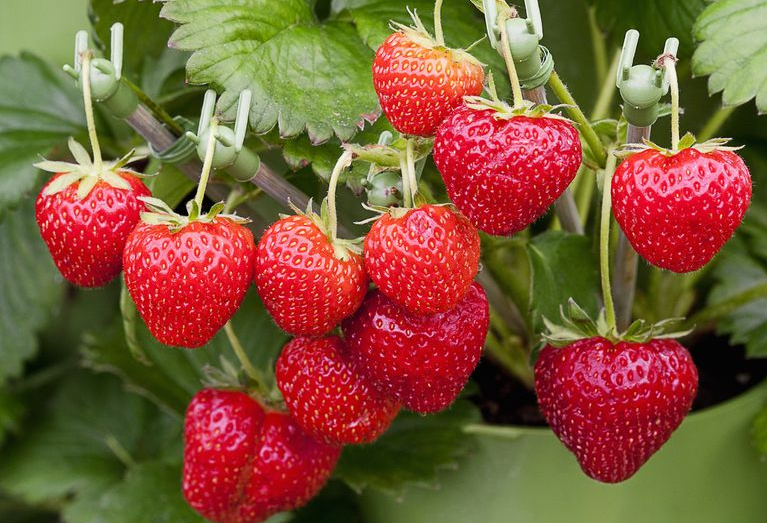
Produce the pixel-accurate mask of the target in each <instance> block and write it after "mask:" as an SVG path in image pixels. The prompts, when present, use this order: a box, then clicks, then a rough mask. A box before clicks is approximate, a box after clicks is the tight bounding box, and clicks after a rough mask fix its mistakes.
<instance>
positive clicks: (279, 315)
mask: <svg viewBox="0 0 767 523" xmlns="http://www.w3.org/2000/svg"><path fill="white" fill-rule="evenodd" d="M255 273H256V276H255V282H256V286H257V288H258V294H259V295H260V296H261V299H262V300H263V302H264V305H265V306H266V309H267V310H268V311H269V314H271V315H272V318H274V321H275V322H276V323H277V325H278V326H279V327H280V328H281V329H282V330H284V331H286V332H289V333H290V334H293V335H302V336H321V335H323V334H326V333H327V332H328V331H330V330H331V329H333V328H334V327H335V326H336V325H338V323H339V322H340V321H341V320H342V319H344V318H346V317H347V316H349V315H350V314H352V313H353V312H354V311H355V310H357V308H358V307H359V306H360V303H362V299H363V298H364V297H365V292H366V291H367V288H368V277H367V275H366V273H365V269H364V264H363V261H362V256H360V255H359V254H357V253H355V252H353V251H352V250H350V249H347V248H344V247H343V245H341V244H339V243H338V241H337V242H336V243H335V244H334V243H332V242H331V241H330V239H329V238H328V235H327V233H326V232H324V230H323V228H321V226H320V225H318V222H317V221H315V220H313V219H312V218H311V215H303V214H301V215H295V216H288V217H286V218H283V219H281V220H279V221H277V222H276V223H274V224H273V225H272V226H271V227H269V229H267V231H266V232H265V233H264V235H263V236H262V237H261V240H260V241H259V242H258V247H257V248H256V269H255Z"/></svg>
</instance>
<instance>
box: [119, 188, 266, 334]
mask: <svg viewBox="0 0 767 523" xmlns="http://www.w3.org/2000/svg"><path fill="white" fill-rule="evenodd" d="M145 201H146V202H147V203H148V205H149V206H150V208H154V210H155V211H157V212H155V213H148V214H145V216H146V219H147V220H148V221H150V222H152V223H146V222H143V221H142V222H141V223H139V224H138V225H137V226H136V228H135V229H134V230H133V232H132V233H131V235H130V236H129V237H128V242H127V244H126V245H125V253H124V255H123V267H124V270H125V284H126V286H127V287H128V291H129V292H130V295H131V297H132V298H133V301H134V302H135V303H136V308H137V309H138V311H139V313H140V314H141V317H142V318H143V319H144V322H145V323H146V325H147V327H148V328H149V331H150V332H151V333H152V334H153V335H154V337H155V338H157V339H158V340H159V341H160V342H161V343H164V344H165V345H172V346H178V347H185V348H190V349H192V348H197V347H200V346H202V345H204V344H206V343H207V342H208V341H209V340H210V339H211V338H212V337H213V335H215V334H216V332H218V330H219V329H221V327H223V326H224V324H226V322H227V321H229V319H230V318H231V317H232V315H233V314H234V313H235V311H237V309H238V308H239V306H240V304H241V303H242V300H243V299H244V298H245V293H246V292H247V290H248V286H249V285H250V281H251V279H252V277H253V266H254V263H255V245H254V242H253V234H252V233H251V232H250V231H249V230H248V229H247V228H246V227H244V226H243V225H241V224H240V223H238V221H239V220H238V219H237V217H233V216H224V215H217V214H216V212H217V211H218V210H220V207H219V206H217V207H216V208H214V210H212V211H211V213H209V214H208V215H207V216H200V217H196V218H195V217H193V218H191V219H190V218H186V217H182V216H179V215H176V214H174V213H173V211H171V210H170V209H167V206H164V204H163V202H161V201H159V200H155V199H145ZM195 214H196V213H195Z"/></svg>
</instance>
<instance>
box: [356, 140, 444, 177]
mask: <svg viewBox="0 0 767 523" xmlns="http://www.w3.org/2000/svg"><path fill="white" fill-rule="evenodd" d="M410 140H412V141H413V161H414V162H418V161H420V160H422V159H424V158H426V157H427V156H429V154H431V150H432V147H433V146H434V139H433V138H422V137H420V136H413V137H410ZM407 141H408V139H407V138H405V137H403V136H402V135H400V136H399V137H397V139H396V140H394V141H392V142H391V143H390V144H388V145H379V144H368V145H360V144H356V143H350V144H345V145H344V146H343V147H344V149H345V150H347V151H351V152H352V153H353V154H354V159H355V160H361V161H363V162H369V163H370V164H372V169H371V173H370V174H371V175H373V174H376V173H379V172H383V171H399V169H400V165H401V164H400V160H401V158H402V155H404V154H405V150H406V148H407Z"/></svg>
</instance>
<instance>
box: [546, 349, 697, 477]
mask: <svg viewBox="0 0 767 523" xmlns="http://www.w3.org/2000/svg"><path fill="white" fill-rule="evenodd" d="M697 388H698V372H697V370H696V368H695V364H694V363H693V361H692V358H691V357H690V353H689V352H687V349H685V348H684V347H682V345H680V344H679V343H678V342H676V341H674V340H671V339H651V340H647V341H645V342H642V343H632V342H625V341H620V342H617V343H613V342H611V341H609V340H608V339H606V338H602V337H596V338H586V339H581V340H578V341H576V342H574V343H571V344H570V345H567V346H565V347H564V348H561V349H558V348H555V347H553V346H551V345H547V346H546V347H545V348H544V349H543V350H542V351H541V354H540V357H539V358H538V361H537V363H536V364H535V391H536V393H537V395H538V405H539V407H540V409H541V412H542V413H543V415H544V416H545V417H546V420H547V421H548V422H549V425H551V428H552V430H553V431H554V433H555V434H556V435H557V437H558V438H559V439H560V440H562V443H564V445H565V446H566V447H567V448H568V449H570V451H572V452H573V453H574V454H575V457H576V458H577V459H578V462H579V463H580V465H581V467H582V468H583V471H584V472H585V473H586V474H587V475H589V476H590V477H592V478H594V479H596V480H599V481H603V482H606V483H617V482H620V481H624V480H626V479H628V478H630V477H631V476H632V475H634V473H635V472H636V471H637V470H638V469H639V468H640V467H641V466H642V465H643V464H644V463H645V462H646V461H647V460H648V459H649V458H650V456H652V455H653V454H654V453H655V452H656V451H657V450H658V449H659V448H660V447H661V446H662V445H663V444H664V443H665V442H666V441H667V440H668V439H669V437H670V436H671V433H672V432H673V431H674V430H675V429H676V428H677V427H678V426H679V424H680V423H681V422H682V419H683V418H684V417H685V415H686V414H687V412H688V411H689V410H690V407H691V406H692V402H693V399H694V398H695V394H696V392H697Z"/></svg>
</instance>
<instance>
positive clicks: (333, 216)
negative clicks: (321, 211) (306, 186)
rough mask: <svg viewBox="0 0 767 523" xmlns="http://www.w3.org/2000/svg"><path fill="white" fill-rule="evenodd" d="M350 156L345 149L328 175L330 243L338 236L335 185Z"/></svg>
mask: <svg viewBox="0 0 767 523" xmlns="http://www.w3.org/2000/svg"><path fill="white" fill-rule="evenodd" d="M352 156H353V153H352V152H351V151H345V152H344V154H342V155H341V157H340V158H339V159H338V161H337V162H336V166H335V167H334V168H333V173H332V174H331V175H330V184H329V186H328V229H329V230H328V234H329V235H330V243H331V244H332V243H334V242H335V241H336V239H337V238H338V213H337V211H336V187H337V186H338V178H339V177H340V176H341V173H342V172H343V170H344V169H346V168H347V167H349V166H350V165H351V163H352Z"/></svg>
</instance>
